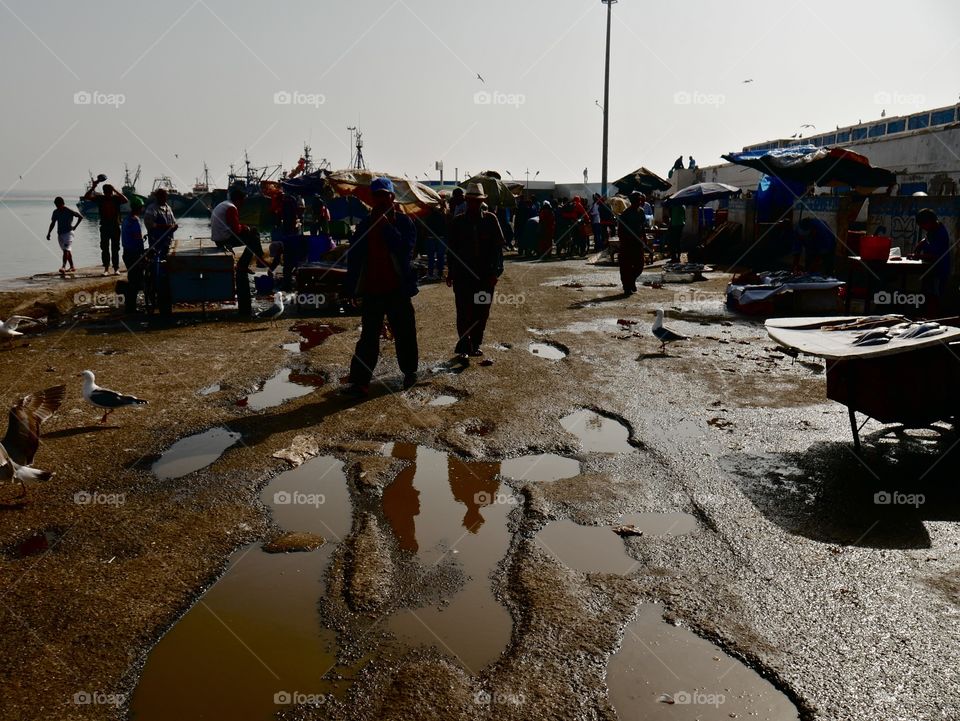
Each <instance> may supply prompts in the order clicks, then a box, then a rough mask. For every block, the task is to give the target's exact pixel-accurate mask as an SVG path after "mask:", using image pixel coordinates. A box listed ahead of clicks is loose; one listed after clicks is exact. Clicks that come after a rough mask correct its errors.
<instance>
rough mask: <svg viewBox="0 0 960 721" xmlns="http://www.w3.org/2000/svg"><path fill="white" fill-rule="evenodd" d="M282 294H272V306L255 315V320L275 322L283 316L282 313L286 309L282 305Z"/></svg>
mask: <svg viewBox="0 0 960 721" xmlns="http://www.w3.org/2000/svg"><path fill="white" fill-rule="evenodd" d="M283 300H284V299H283V293H279V292H278V293H274V294H273V305H271V306H270V307H269V308H267V309H266V310H262V311H260V312H259V313H257V318H263V319H265V320H276V319H277V318H279V317H280V316H282V315H283V312H284V311H285V310H286V308H285V307H284V305H283Z"/></svg>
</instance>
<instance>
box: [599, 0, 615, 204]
mask: <svg viewBox="0 0 960 721" xmlns="http://www.w3.org/2000/svg"><path fill="white" fill-rule="evenodd" d="M600 2H602V3H603V4H604V5H606V6H607V53H606V63H605V65H604V69H603V170H602V171H601V176H600V194H601V195H603V196H604V197H606V195H607V143H608V141H609V138H610V21H611V18H612V17H613V4H614V3H615V2H617V0H600Z"/></svg>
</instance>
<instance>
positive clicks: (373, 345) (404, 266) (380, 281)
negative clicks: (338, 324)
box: [343, 178, 419, 398]
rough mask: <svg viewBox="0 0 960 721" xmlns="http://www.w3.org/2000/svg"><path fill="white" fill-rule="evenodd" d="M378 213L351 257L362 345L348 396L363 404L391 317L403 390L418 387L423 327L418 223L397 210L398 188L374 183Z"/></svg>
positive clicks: (363, 226)
mask: <svg viewBox="0 0 960 721" xmlns="http://www.w3.org/2000/svg"><path fill="white" fill-rule="evenodd" d="M370 190H371V192H372V195H373V207H372V208H371V210H370V216H369V217H367V218H365V219H364V220H362V221H361V222H360V224H359V225H358V226H357V230H356V232H355V233H354V236H353V240H351V242H350V248H349V249H348V251H347V278H346V281H345V287H346V291H347V292H348V293H350V294H351V295H353V296H354V297H357V298H359V299H360V302H361V303H362V306H361V323H362V328H361V330H360V340H359V341H357V347H356V350H355V351H354V354H353V358H352V359H351V361H350V385H349V387H348V388H346V389H345V390H344V391H343V392H344V395H349V396H352V397H354V398H363V397H364V396H366V395H367V393H369V392H370V380H371V379H372V378H373V370H374V368H376V366H377V361H378V360H379V357H380V329H381V328H382V327H383V319H384V316H386V318H387V320H388V321H389V322H390V327H391V329H392V330H393V338H394V344H395V346H396V350H397V363H398V365H399V366H400V370H401V372H402V373H403V387H404V388H411V387H412V386H413V385H414V384H415V383H416V382H417V365H418V364H419V353H418V350H417V322H416V315H415V314H414V310H413V301H412V298H413V296H415V295H416V294H417V293H418V292H419V290H418V289H417V276H416V273H415V271H414V270H413V266H412V265H411V260H412V256H413V248H414V246H415V245H416V242H417V230H416V228H415V227H414V225H413V221H411V220H410V218H408V217H406V216H405V215H403V214H402V213H400V212H398V211H397V209H396V208H395V207H394V203H393V201H394V198H395V197H396V196H395V194H394V188H393V182H392V181H391V180H390V179H389V178H374V180H373V182H372V183H370Z"/></svg>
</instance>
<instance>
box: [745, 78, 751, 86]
mask: <svg viewBox="0 0 960 721" xmlns="http://www.w3.org/2000/svg"><path fill="white" fill-rule="evenodd" d="M752 82H753V78H747V79H746V80H744V81H743V84H744V85H746V84H747V83H752Z"/></svg>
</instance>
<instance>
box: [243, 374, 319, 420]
mask: <svg viewBox="0 0 960 721" xmlns="http://www.w3.org/2000/svg"><path fill="white" fill-rule="evenodd" d="M325 382H326V379H324V377H323V376H321V375H317V374H307V373H294V372H293V371H291V370H290V369H289V368H284V369H283V370H281V371H280V372H279V373H277V374H276V375H275V376H273V377H272V378H269V379H268V380H267V381H266V382H264V384H263V387H262V388H261V389H260V390H259V391H257V392H256V393H251V394H250V395H249V396H247V397H246V399H245V400H246V403H241V402H240V401H238V402H237V405H242V406H244V407H246V408H249V409H251V410H254V411H262V410H265V409H267V408H273V407H274V406H279V405H281V404H283V403H286V402H287V401H290V400H293V399H294V398H300V397H302V396H305V395H308V394H309V393H313V391H314V390H316V389H317V388H318V387H320V386H322V385H323V384H324V383H325ZM241 400H244V399H241Z"/></svg>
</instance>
